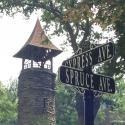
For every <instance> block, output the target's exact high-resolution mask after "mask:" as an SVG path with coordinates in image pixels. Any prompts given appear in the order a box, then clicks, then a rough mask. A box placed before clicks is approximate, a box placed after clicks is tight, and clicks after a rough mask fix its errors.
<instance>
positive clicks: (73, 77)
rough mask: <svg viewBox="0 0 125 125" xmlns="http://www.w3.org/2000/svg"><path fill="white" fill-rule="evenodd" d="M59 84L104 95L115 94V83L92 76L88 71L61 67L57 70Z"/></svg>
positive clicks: (108, 78)
mask: <svg viewBox="0 0 125 125" xmlns="http://www.w3.org/2000/svg"><path fill="white" fill-rule="evenodd" d="M59 80H60V82H62V83H64V84H67V85H73V86H76V87H79V88H84V89H89V90H93V91H94V90H95V91H99V92H104V93H115V82H114V80H113V79H112V78H111V77H108V76H103V75H98V74H93V73H92V72H90V71H86V70H85V71H82V70H79V69H74V68H70V67H67V66H61V67H60V68H59Z"/></svg>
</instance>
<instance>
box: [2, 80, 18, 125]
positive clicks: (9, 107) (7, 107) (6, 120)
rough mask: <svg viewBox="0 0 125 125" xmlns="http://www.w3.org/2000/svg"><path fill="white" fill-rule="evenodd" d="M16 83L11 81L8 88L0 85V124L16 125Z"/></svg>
mask: <svg viewBox="0 0 125 125" xmlns="http://www.w3.org/2000/svg"><path fill="white" fill-rule="evenodd" d="M16 86H17V82H16V81H11V82H10V86H9V87H4V86H3V84H2V83H0V124H2V125H16V122H17V87H16Z"/></svg>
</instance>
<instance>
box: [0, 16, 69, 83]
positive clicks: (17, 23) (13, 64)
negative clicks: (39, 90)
mask: <svg viewBox="0 0 125 125" xmlns="http://www.w3.org/2000/svg"><path fill="white" fill-rule="evenodd" d="M37 18H38V15H36V14H32V15H31V17H30V18H29V19H28V20H27V19H26V18H25V17H24V16H23V15H21V14H17V15H15V16H14V17H9V16H2V17H0V81H2V82H3V83H4V84H7V83H8V82H9V80H10V79H17V78H18V76H19V74H20V71H21V67H22V65H21V63H22V60H21V59H18V58H14V57H13V55H14V54H15V53H16V52H18V51H19V50H20V48H21V47H22V46H23V45H24V43H25V42H26V41H27V39H28V38H29V36H30V34H31V32H32V31H33V28H34V26H35V23H36V20H37ZM41 25H42V22H41ZM50 40H51V41H52V42H53V44H54V45H56V46H57V47H60V44H61V43H62V42H63V39H62V38H59V37H55V38H53V39H50ZM67 53H68V52H63V53H62V54H60V55H59V56H57V57H55V58H54V72H55V73H56V72H57V70H58V67H59V66H60V65H61V63H62V61H63V60H64V59H66V58H68V57H70V56H71V53H70V54H69V53H68V54H67Z"/></svg>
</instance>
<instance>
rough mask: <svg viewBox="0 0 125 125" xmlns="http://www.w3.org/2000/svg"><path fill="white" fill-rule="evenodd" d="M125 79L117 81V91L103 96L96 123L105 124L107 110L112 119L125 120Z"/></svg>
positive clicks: (97, 124) (98, 124)
mask: <svg viewBox="0 0 125 125" xmlns="http://www.w3.org/2000/svg"><path fill="white" fill-rule="evenodd" d="M124 96H125V81H124V79H121V80H119V81H117V82H116V93H115V94H112V95H108V94H105V95H103V97H102V101H101V107H100V110H99V113H98V115H97V118H96V125H100V124H103V122H104V121H105V118H106V113H107V110H108V112H109V116H110V121H115V120H116V121H124V119H125V98H124ZM107 108H108V109H107Z"/></svg>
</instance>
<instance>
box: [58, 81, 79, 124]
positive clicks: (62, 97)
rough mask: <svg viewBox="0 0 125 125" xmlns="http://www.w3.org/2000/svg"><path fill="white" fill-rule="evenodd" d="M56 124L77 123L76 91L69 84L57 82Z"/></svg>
mask: <svg viewBox="0 0 125 125" xmlns="http://www.w3.org/2000/svg"><path fill="white" fill-rule="evenodd" d="M56 90H57V91H56V124H57V125H76V124H77V113H76V111H75V93H74V91H71V89H70V88H68V87H67V86H63V85H61V84H60V83H58V82H57V86H56Z"/></svg>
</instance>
